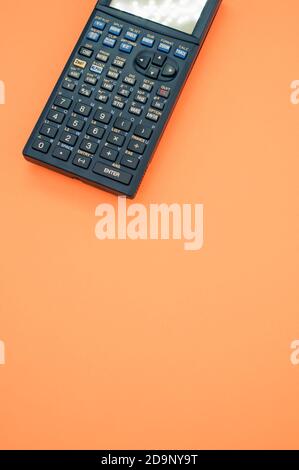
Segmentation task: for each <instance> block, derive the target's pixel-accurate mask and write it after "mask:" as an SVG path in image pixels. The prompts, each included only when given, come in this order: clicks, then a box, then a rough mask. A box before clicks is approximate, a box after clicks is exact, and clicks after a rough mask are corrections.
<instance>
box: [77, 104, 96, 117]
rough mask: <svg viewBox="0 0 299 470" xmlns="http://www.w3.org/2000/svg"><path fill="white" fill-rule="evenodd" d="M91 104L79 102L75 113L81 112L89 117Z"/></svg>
mask: <svg viewBox="0 0 299 470" xmlns="http://www.w3.org/2000/svg"><path fill="white" fill-rule="evenodd" d="M91 109H92V108H91V106H88V105H87V104H82V103H77V104H76V106H75V108H74V113H77V114H81V116H84V117H88V116H89V115H90V113H91Z"/></svg>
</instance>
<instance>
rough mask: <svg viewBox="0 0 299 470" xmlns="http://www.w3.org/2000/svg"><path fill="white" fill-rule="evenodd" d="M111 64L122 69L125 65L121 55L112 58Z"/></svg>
mask: <svg viewBox="0 0 299 470" xmlns="http://www.w3.org/2000/svg"><path fill="white" fill-rule="evenodd" d="M112 65H114V67H118V68H119V69H123V68H124V66H125V65H126V59H124V58H123V57H116V58H115V59H114V60H113V62H112Z"/></svg>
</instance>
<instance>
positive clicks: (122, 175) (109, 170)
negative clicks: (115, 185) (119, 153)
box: [93, 163, 132, 184]
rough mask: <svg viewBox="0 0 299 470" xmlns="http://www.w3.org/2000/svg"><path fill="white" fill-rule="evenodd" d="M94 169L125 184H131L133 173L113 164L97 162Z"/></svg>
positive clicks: (95, 171)
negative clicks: (119, 168)
mask: <svg viewBox="0 0 299 470" xmlns="http://www.w3.org/2000/svg"><path fill="white" fill-rule="evenodd" d="M93 171H94V173H97V174H98V175H101V176H105V177H106V178H110V179H112V180H114V181H118V182H119V183H123V184H129V183H130V181H131V179H132V175H130V174H129V173H126V172H124V171H121V170H118V169H116V168H113V167H112V166H106V165H104V164H103V163H97V164H96V165H95V167H94V169H93Z"/></svg>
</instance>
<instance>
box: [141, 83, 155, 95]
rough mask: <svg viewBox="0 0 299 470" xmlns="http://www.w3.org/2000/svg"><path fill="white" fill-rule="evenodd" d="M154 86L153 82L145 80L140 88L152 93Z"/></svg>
mask: <svg viewBox="0 0 299 470" xmlns="http://www.w3.org/2000/svg"><path fill="white" fill-rule="evenodd" d="M153 86H154V85H152V84H151V83H147V82H143V83H142V85H141V87H140V88H141V89H142V90H144V91H147V92H148V93H150V92H151V91H152V89H153Z"/></svg>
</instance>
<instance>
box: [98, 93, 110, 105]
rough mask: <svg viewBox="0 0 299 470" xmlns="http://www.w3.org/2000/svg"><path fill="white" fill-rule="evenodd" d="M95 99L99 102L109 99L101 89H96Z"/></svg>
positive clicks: (105, 101)
mask: <svg viewBox="0 0 299 470" xmlns="http://www.w3.org/2000/svg"><path fill="white" fill-rule="evenodd" d="M96 100H97V101H101V103H107V101H108V100H109V95H108V93H106V92H104V91H102V90H98V92H97V95H96Z"/></svg>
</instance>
